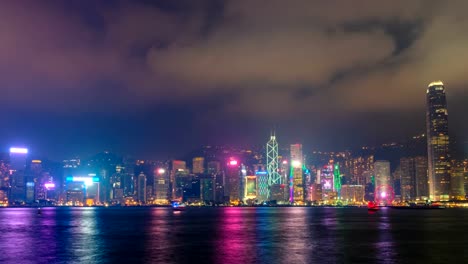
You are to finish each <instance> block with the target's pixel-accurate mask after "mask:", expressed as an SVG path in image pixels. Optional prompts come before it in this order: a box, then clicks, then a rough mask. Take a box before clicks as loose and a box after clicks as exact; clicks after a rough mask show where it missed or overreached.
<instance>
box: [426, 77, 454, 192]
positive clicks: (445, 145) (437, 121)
mask: <svg viewBox="0 0 468 264" xmlns="http://www.w3.org/2000/svg"><path fill="white" fill-rule="evenodd" d="M426 128H427V154H428V175H429V196H430V199H432V200H448V199H449V196H450V163H449V134H448V112H447V101H446V98H445V88H444V84H443V83H442V82H441V81H437V82H431V83H430V84H429V87H428V88H427V111H426Z"/></svg>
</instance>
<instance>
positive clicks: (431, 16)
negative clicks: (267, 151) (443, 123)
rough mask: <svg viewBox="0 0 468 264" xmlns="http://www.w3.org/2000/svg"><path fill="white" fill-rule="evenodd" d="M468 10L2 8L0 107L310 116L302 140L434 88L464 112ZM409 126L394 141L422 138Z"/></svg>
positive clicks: (319, 5) (162, 4) (178, 5)
mask: <svg viewBox="0 0 468 264" xmlns="http://www.w3.org/2000/svg"><path fill="white" fill-rule="evenodd" d="M467 7H468V4H467V3H466V2H465V1H447V2H440V1H423V0H421V1H419V0H415V1H391V2H386V3H385V2H379V3H377V2H375V1H371V0H361V1H306V0H304V1H302V0H298V1H291V2H288V3H287V4H285V2H284V1H281V0H273V1H271V0H270V1H243V0H240V1H115V2H97V3H96V2H83V1H65V2H62V1H41V2H38V1H6V2H2V3H0V16H1V17H2V23H1V24H0V87H1V88H0V89H1V91H2V96H1V97H0V103H1V105H3V107H4V108H5V109H6V108H8V109H9V110H10V111H15V109H17V108H18V105H20V106H21V107H20V108H21V109H23V110H24V109H26V110H28V111H39V112H48V113H60V114H64V113H76V112H87V113H100V114H102V115H108V114H112V113H129V112H132V113H134V114H143V115H145V114H146V113H149V112H150V111H152V110H151V109H154V107H158V106H171V107H182V108H185V109H188V111H189V112H190V111H197V112H196V113H195V114H194V115H193V118H194V119H196V120H198V121H199V122H198V123H203V124H205V125H206V126H214V127H216V126H215V125H213V122H215V121H216V120H218V121H219V120H231V121H232V122H234V123H236V122H237V123H239V124H241V123H242V122H244V121H245V123H249V124H252V123H253V124H255V122H250V121H248V120H259V119H260V118H261V119H263V121H264V122H265V123H263V125H261V126H262V127H263V128H265V127H268V126H269V125H271V124H274V123H280V124H288V125H284V126H289V123H288V122H289V121H288V120H292V119H295V118H298V119H308V123H309V125H305V126H303V129H304V130H305V131H309V132H310V131H312V130H314V129H315V128H314V125H313V124H316V123H320V122H323V119H335V120H342V123H343V124H344V125H343V126H342V128H346V127H348V128H349V127H350V126H351V125H350V123H353V122H351V121H344V120H356V123H359V122H362V121H363V120H364V119H363V118H364V117H363V116H364V115H362V113H381V114H388V113H392V114H391V115H390V116H391V118H390V119H389V120H387V121H385V122H389V123H392V122H393V123H396V122H395V120H397V119H398V116H400V117H401V116H402V115H406V114H408V113H410V112H411V113H412V114H410V116H414V117H415V118H417V117H418V116H419V115H418V114H416V113H420V112H421V111H424V110H423V109H424V100H425V97H424V95H425V86H426V85H427V84H428V83H429V82H430V81H432V80H435V79H441V80H443V81H444V82H445V83H446V86H447V89H448V94H449V100H450V99H451V98H455V97H456V100H455V99H454V101H455V102H456V103H455V104H454V106H453V107H454V108H456V109H464V108H463V107H459V105H464V104H466V101H467V100H468V98H467V95H466V92H465V91H466V90H467V88H466V87H467V84H468V77H467V75H466V74H465V72H466V70H465V65H464V64H465V61H467V59H468V52H467V49H466V47H468V36H467V35H466V32H465V31H466V28H468V19H467V17H466V15H465V14H464V13H465V10H466V9H467ZM449 102H450V101H449ZM171 107H169V108H168V109H170V108H171ZM166 114H167V113H166ZM64 115H66V114H64ZM183 115H184V114H181V116H183ZM455 116H456V117H455V120H457V123H461V122H463V121H466V120H464V119H463V117H462V115H461V114H455ZM367 117H368V118H370V119H369V120H371V121H375V122H377V123H378V124H381V125H382V124H383V122H384V121H382V120H380V119H379V118H377V117H375V116H374V115H370V116H367ZM174 118H176V117H175V116H174ZM298 122H299V121H298ZM364 123H365V122H364ZM409 123H411V122H409ZM413 123H416V124H417V123H418V122H413ZM194 124H195V125H196V124H197V122H194ZM346 124H347V125H346ZM195 125H194V126H195ZM363 126H365V124H363ZM289 127H298V126H296V125H290V126H289ZM299 127H300V126H299ZM410 127H411V128H410V129H408V130H405V133H411V132H413V131H419V130H421V127H419V126H418V127H416V126H414V127H413V126H411V125H410ZM251 128H252V129H254V125H252V126H251ZM323 129H324V130H325V131H327V130H329V129H328V128H327V127H325V128H323ZM396 129H398V128H394V129H393V130H392V131H390V132H389V134H392V133H393V134H395V130H396ZM422 129H423V128H422ZM286 130H287V129H286ZM288 133H289V134H290V135H293V134H294V132H293V131H289V132H288ZM358 133H359V131H358V132H356V134H358ZM207 134H209V133H207ZM383 134H385V133H383ZM298 137H299V136H298ZM383 138H391V137H386V136H383ZM201 140H202V139H201Z"/></svg>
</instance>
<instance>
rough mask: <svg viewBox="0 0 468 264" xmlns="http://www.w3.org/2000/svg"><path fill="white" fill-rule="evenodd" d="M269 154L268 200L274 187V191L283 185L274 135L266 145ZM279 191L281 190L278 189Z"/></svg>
mask: <svg viewBox="0 0 468 264" xmlns="http://www.w3.org/2000/svg"><path fill="white" fill-rule="evenodd" d="M266 152H267V172H268V189H269V191H268V197H267V199H268V198H270V191H271V189H272V186H273V185H275V187H274V188H273V189H277V187H279V186H280V185H281V183H282V182H281V175H280V174H279V169H278V142H277V141H276V135H275V134H274V133H273V134H272V135H271V136H270V141H268V143H267V145H266ZM278 189H279V188H278Z"/></svg>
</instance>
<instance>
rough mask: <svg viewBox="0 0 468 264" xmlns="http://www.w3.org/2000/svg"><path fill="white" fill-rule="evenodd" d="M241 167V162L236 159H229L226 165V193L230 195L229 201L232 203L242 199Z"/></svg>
mask: <svg viewBox="0 0 468 264" xmlns="http://www.w3.org/2000/svg"><path fill="white" fill-rule="evenodd" d="M239 167H240V166H239V162H238V161H237V160H235V159H231V160H229V161H228V163H227V167H226V174H225V178H226V179H225V180H224V183H225V192H224V195H225V196H229V201H230V202H231V203H236V202H238V201H240V197H241V190H240V187H241V176H240V171H239Z"/></svg>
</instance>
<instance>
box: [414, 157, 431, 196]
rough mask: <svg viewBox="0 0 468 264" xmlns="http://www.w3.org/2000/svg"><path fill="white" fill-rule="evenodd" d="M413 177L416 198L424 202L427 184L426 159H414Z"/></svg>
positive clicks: (426, 194)
mask: <svg viewBox="0 0 468 264" xmlns="http://www.w3.org/2000/svg"><path fill="white" fill-rule="evenodd" d="M414 166H415V169H414V171H415V177H416V187H415V189H416V190H415V192H416V197H417V198H419V199H421V200H425V199H427V197H428V195H429V193H428V183H427V181H428V180H427V157H423V156H419V157H415V158H414Z"/></svg>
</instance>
